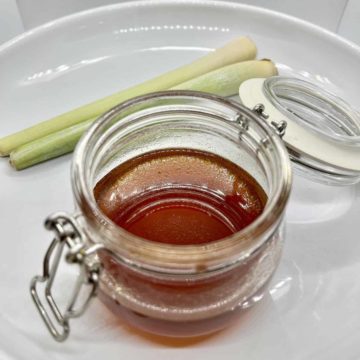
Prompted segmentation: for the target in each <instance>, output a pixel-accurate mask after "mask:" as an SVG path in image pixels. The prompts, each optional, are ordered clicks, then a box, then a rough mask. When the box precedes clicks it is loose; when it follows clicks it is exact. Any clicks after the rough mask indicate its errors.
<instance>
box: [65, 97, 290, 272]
mask: <svg viewBox="0 0 360 360" xmlns="http://www.w3.org/2000/svg"><path fill="white" fill-rule="evenodd" d="M180 98H188V99H195V100H196V99H199V100H200V99H201V100H202V101H204V100H205V101H209V102H214V103H217V104H219V105H222V106H224V107H228V108H230V109H232V110H234V111H236V112H237V113H239V114H245V115H246V116H248V117H249V118H251V120H252V121H255V122H256V124H257V126H259V127H260V128H261V129H262V131H263V132H264V133H265V134H266V138H267V140H268V141H269V142H271V144H272V145H273V147H274V149H275V152H276V154H277V156H278V162H277V164H276V166H278V167H279V171H280V173H281V175H280V178H279V180H280V181H279V182H278V183H277V184H276V185H275V189H274V192H273V195H272V196H271V198H269V199H268V201H267V203H266V205H265V208H264V211H263V212H262V213H261V214H260V215H259V216H258V217H257V218H256V219H255V220H254V221H253V222H252V223H251V224H249V225H248V226H247V227H245V228H244V229H242V230H241V231H239V232H236V233H234V234H232V235H230V236H228V237H225V238H223V239H219V240H216V241H213V242H210V243H207V244H199V245H171V244H164V243H157V242H153V241H150V240H147V239H144V238H140V237H138V236H135V235H133V234H131V233H129V232H128V231H126V230H125V229H123V228H121V227H119V226H118V225H116V224H115V223H113V222H112V221H111V220H110V219H109V218H108V217H107V216H106V215H105V214H104V213H103V212H102V211H101V209H100V208H99V207H98V205H97V203H96V201H95V197H94V194H93V188H92V186H90V185H89V182H88V171H87V170H88V169H87V168H86V167H87V160H88V159H87V156H88V155H89V154H88V150H89V146H91V143H92V142H93V141H94V140H95V139H96V138H97V137H98V136H99V133H100V132H101V129H102V128H103V126H104V124H108V125H109V124H111V122H112V121H113V120H114V119H115V118H116V117H117V116H118V115H119V114H120V113H122V112H125V111H128V110H129V109H131V108H133V107H136V106H138V105H139V104H142V103H146V102H148V101H152V100H154V99H157V100H161V99H167V100H168V99H174V100H176V99H180ZM291 182H292V172H291V165H290V159H289V156H288V153H287V150H286V148H285V146H284V144H283V142H282V140H281V138H280V137H279V136H278V135H277V134H276V133H275V131H274V130H273V129H272V128H271V126H270V125H268V124H267V123H266V122H265V121H263V120H262V119H261V118H260V117H259V116H258V115H257V114H256V113H255V112H253V111H252V110H250V109H248V108H246V107H245V106H243V105H241V104H239V103H237V102H235V101H233V100H230V99H226V98H223V97H221V96H217V95H212V94H208V93H203V92H197V91H186V90H177V91H162V92H156V93H150V94H147V95H143V96H139V97H135V98H133V99H130V100H128V101H125V102H123V103H121V104H119V105H117V106H115V107H114V108H112V109H111V110H109V111H108V112H106V113H105V114H103V115H102V116H100V117H99V118H98V119H97V120H96V121H95V123H94V124H92V125H91V126H90V128H89V129H88V130H87V131H86V133H85V134H84V135H83V137H82V138H81V139H80V141H79V143H78V145H77V147H76V149H75V153H74V157H73V162H72V186H73V192H74V195H75V199H76V202H77V205H78V207H79V208H80V210H81V212H82V213H83V214H84V215H85V216H86V220H87V222H88V224H89V225H90V227H92V228H94V227H96V228H99V226H100V229H101V230H100V231H102V232H104V234H110V233H111V234H116V235H117V237H118V238H119V239H121V248H120V247H119V246H118V247H116V246H111V250H112V252H113V253H115V254H116V255H118V258H119V259H121V260H122V261H125V262H126V263H128V264H130V265H135V266H137V267H141V268H144V269H147V270H151V271H162V272H163V271H164V268H166V271H167V272H169V273H173V272H176V273H198V272H209V271H213V270H218V269H219V268H223V267H224V266H229V265H231V264H234V263H237V262H238V261H242V260H245V259H247V258H249V257H250V256H252V255H253V254H254V253H255V252H257V250H258V249H260V248H261V247H262V246H263V245H264V243H265V242H266V239H267V238H268V237H266V239H265V237H264V236H262V235H264V234H269V235H271V234H272V233H273V232H274V231H275V230H276V229H277V226H278V225H279V223H280V222H281V220H282V217H283V216H282V215H283V213H284V209H285V206H286V204H287V201H288V198H289V194H290V189H291ZM199 263H200V264H204V266H202V267H201V269H200V268H199V266H198V264H199Z"/></svg>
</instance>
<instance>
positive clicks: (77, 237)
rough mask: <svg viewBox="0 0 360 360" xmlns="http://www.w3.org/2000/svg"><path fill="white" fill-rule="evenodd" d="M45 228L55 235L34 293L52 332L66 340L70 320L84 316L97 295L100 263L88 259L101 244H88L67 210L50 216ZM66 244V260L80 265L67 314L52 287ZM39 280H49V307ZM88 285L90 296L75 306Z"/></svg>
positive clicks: (34, 279) (57, 338)
mask: <svg viewBox="0 0 360 360" xmlns="http://www.w3.org/2000/svg"><path fill="white" fill-rule="evenodd" d="M45 228H46V229H48V230H50V231H53V232H54V234H55V237H54V239H53V241H52V242H51V244H50V246H49V248H48V250H47V252H46V254H45V257H44V261H43V274H42V275H37V276H35V277H34V278H33V279H32V280H31V284H30V292H31V296H32V298H33V300H34V303H35V305H36V307H37V309H38V311H39V313H40V315H41V317H42V319H43V321H44V322H45V325H46V327H47V328H48V330H49V332H50V333H51V335H52V336H53V337H54V339H55V340H57V341H64V340H65V339H66V338H67V337H68V335H69V332H70V326H69V320H70V319H71V318H75V317H78V316H80V315H82V314H83V313H84V311H85V310H86V309H87V307H88V305H89V303H90V301H91V299H92V298H93V297H94V296H95V295H96V292H97V288H98V282H99V272H100V264H99V263H98V262H97V261H91V262H90V261H87V260H88V259H87V256H88V255H89V254H91V253H93V252H95V251H96V250H97V249H98V246H96V245H94V246H92V247H86V244H85V239H84V236H83V234H82V232H81V230H80V228H79V226H78V224H77V221H76V219H75V218H74V217H73V216H71V215H68V214H66V213H62V212H61V213H60V212H59V213H55V214H53V215H51V216H49V217H48V218H47V219H46V221H45ZM65 245H66V246H67V248H68V252H67V253H66V255H65V259H66V262H68V263H70V264H78V265H79V267H80V273H79V275H78V278H77V281H76V284H75V287H74V290H73V293H72V295H71V298H70V302H69V305H68V306H67V307H66V310H65V311H64V313H61V311H60V310H59V307H58V305H57V304H56V302H55V300H54V297H53V294H52V287H53V283H54V279H55V275H56V272H57V269H58V267H59V263H60V260H61V258H62V256H63V250H64V247H65ZM38 283H45V290H44V292H45V299H46V302H47V305H48V306H47V307H46V308H45V306H44V303H43V302H42V301H41V300H40V297H39V294H38V290H37V284H38ZM84 287H87V288H88V293H87V296H86V297H85V299H84V300H82V301H81V302H82V304H81V305H80V306H78V307H77V308H76V309H75V305H76V303H77V301H78V299H79V295H80V293H82V292H83V291H84ZM45 304H46V303H45ZM49 310H50V311H49Z"/></svg>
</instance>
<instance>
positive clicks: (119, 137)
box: [32, 91, 291, 341]
mask: <svg viewBox="0 0 360 360" xmlns="http://www.w3.org/2000/svg"><path fill="white" fill-rule="evenodd" d="M257 110H258V109H257ZM169 148H185V149H195V150H203V151H207V152H211V153H213V154H216V155H218V156H220V157H222V158H225V159H228V160H230V161H231V162H233V163H235V164H237V165H239V166H240V167H241V168H243V169H245V170H246V171H247V172H248V173H249V174H250V175H252V176H253V177H254V178H255V179H256V180H257V181H258V183H259V184H260V185H261V186H262V188H263V189H264V191H265V192H266V194H267V196H268V201H267V203H266V206H265V209H264V211H263V213H262V214H261V215H260V216H259V217H258V218H257V219H256V220H255V221H254V222H253V223H251V224H250V225H249V226H247V227H246V228H244V229H243V230H241V231H239V232H237V233H235V234H233V235H232V236H229V237H227V238H224V239H221V240H217V241H215V242H211V243H207V244H205V245H170V244H164V243H156V242H152V241H148V240H145V239H142V238H139V237H136V236H135V235H132V234H130V233H129V232H127V231H126V230H124V229H122V228H120V227H119V226H117V225H116V224H114V223H113V222H112V221H111V220H110V219H108V218H107V217H106V216H105V215H104V214H103V213H102V211H101V210H100V209H99V207H98V205H97V203H96V201H95V198H94V194H93V189H94V187H95V185H96V183H97V182H98V181H99V180H100V179H101V178H102V177H103V176H104V175H106V174H107V173H108V172H109V171H110V170H111V169H113V168H114V167H116V166H117V165H119V164H121V163H123V162H124V161H126V160H128V159H131V158H134V157H135V156H138V155H140V154H143V153H147V152H149V151H152V150H160V149H169ZM72 185H73V193H74V197H75V203H76V209H77V210H76V216H68V215H65V214H55V215H54V216H52V217H50V218H49V219H48V221H47V223H46V224H47V228H48V229H52V230H54V231H55V234H56V237H55V240H54V242H53V243H52V245H51V246H50V248H49V250H48V253H47V255H46V257H45V260H44V274H43V276H42V277H35V278H34V280H33V282H32V295H33V298H34V301H35V303H36V304H37V306H38V308H39V310H40V314H41V315H42V317H43V320H44V321H45V322H46V324H47V326H48V328H49V330H50V331H51V333H52V334H53V336H54V337H55V338H56V339H57V340H59V341H61V340H64V339H65V338H66V337H67V335H68V333H69V320H70V318H72V317H75V316H78V315H79V314H81V313H82V312H83V311H84V310H85V308H86V306H87V304H88V302H89V299H90V297H91V296H92V295H94V294H95V293H96V291H97V290H98V297H99V298H100V299H101V300H102V301H103V302H104V303H105V304H106V305H107V306H108V307H109V308H110V309H111V310H112V311H113V312H114V313H115V314H117V315H120V316H121V317H122V318H123V319H125V320H126V321H128V322H129V323H130V324H132V325H134V326H136V327H138V328H141V329H143V330H146V331H150V332H153V333H157V334H161V335H167V336H197V335H202V334H206V333H210V332H214V331H217V330H219V329H221V328H223V327H224V326H226V325H228V324H229V323H230V322H231V321H232V320H234V318H235V317H236V315H237V314H238V313H240V312H241V311H242V310H243V309H244V308H247V307H249V306H251V304H253V303H254V302H256V301H257V300H259V299H260V298H261V296H262V294H263V292H264V289H265V288H266V285H267V284H268V282H269V280H270V279H271V276H272V274H273V273H274V271H275V269H276V267H277V265H278V263H279V259H280V255H281V250H282V244H283V235H284V234H283V230H284V229H283V228H284V221H283V220H284V212H285V208H286V204H287V201H288V198H289V193H290V188H291V166H290V160H289V157H288V154H287V151H286V148H285V146H284V144H283V142H282V140H281V138H280V137H279V136H278V134H277V133H276V131H274V129H273V127H272V126H271V125H269V124H267V123H266V122H265V121H264V120H263V118H262V116H261V115H259V112H258V111H252V110H250V109H248V108H246V107H245V106H242V105H239V104H237V103H235V102H232V101H230V100H226V99H224V98H221V97H217V96H213V95H209V94H203V93H197V92H187V91H178V92H162V93H155V94H150V95H146V96H142V97H139V98H135V99H133V100H130V101H127V102H125V103H123V104H120V105H119V106H117V107H115V108H113V109H112V110H111V111H109V112H108V113H106V114H105V115H103V116H102V117H101V118H100V119H99V120H97V121H96V123H95V124H94V125H93V126H92V127H91V128H90V129H89V131H88V132H87V133H86V134H85V135H84V136H83V138H82V139H81V141H80V143H79V144H78V146H77V148H76V151H75V154H74V158H73V165H72ZM65 244H66V245H67V247H69V248H70V249H69V251H68V252H67V260H68V261H69V262H75V263H78V264H80V268H81V270H82V271H81V274H82V277H81V278H80V280H79V282H78V287H77V288H76V291H75V295H74V297H73V298H72V301H71V304H70V306H69V307H68V308H67V310H66V311H65V312H64V313H61V312H60V311H59V310H58V308H57V306H56V301H55V299H54V298H53V297H52V294H51V287H52V282H53V279H54V276H55V275H54V273H55V272H56V268H57V264H58V261H59V258H60V257H61V253H62V250H63V248H64V246H65ZM56 248H58V249H59V250H56ZM65 248H66V246H65ZM50 262H52V263H55V266H53V267H50V266H49V263H50ZM39 281H45V282H47V291H48V293H47V300H48V303H49V305H50V311H49V310H46V309H45V307H44V304H43V303H42V302H41V300H40V297H39V295H38V292H37V290H36V284H37V282H39ZM85 283H86V284H88V285H90V287H91V291H90V296H89V298H88V299H87V300H86V301H85V302H84V304H83V306H81V307H80V308H78V309H77V310H75V309H74V307H75V305H74V304H75V303H76V302H77V294H78V292H80V289H81V288H82V286H83V284H85ZM49 294H50V295H49ZM49 299H50V300H49ZM49 313H52V315H51V316H52V319H50V315H49ZM54 318H55V320H54ZM59 328H60V330H59Z"/></svg>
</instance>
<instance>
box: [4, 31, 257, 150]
mask: <svg viewBox="0 0 360 360" xmlns="http://www.w3.org/2000/svg"><path fill="white" fill-rule="evenodd" d="M255 56H256V46H255V44H254V43H253V42H252V41H251V40H250V39H249V38H247V37H240V38H237V39H235V40H233V41H230V42H229V43H227V44H226V45H225V46H223V47H222V48H219V49H217V50H215V51H214V52H211V53H209V54H208V55H205V56H203V57H201V58H199V59H197V60H195V61H194V62H192V63H190V64H188V65H185V66H181V67H179V68H177V69H175V70H173V71H170V72H167V73H165V74H162V75H160V76H157V77H155V78H153V79H151V80H148V81H145V82H144V83H142V84H139V85H135V86H133V87H130V88H128V89H126V90H123V91H120V92H118V93H115V94H113V95H110V96H107V97H105V98H103V99H100V100H97V101H95V102H92V103H90V104H87V105H84V106H81V107H79V108H77V109H75V110H72V111H69V112H67V113H64V114H62V115H59V116H56V117H54V118H52V119H50V120H46V121H43V122H41V123H38V124H36V125H34V126H31V127H29V128H27V129H24V130H22V131H19V132H17V133H15V134H12V135H9V136H6V137H4V138H2V139H0V156H7V155H9V154H10V152H11V151H13V150H14V149H16V148H17V147H19V146H22V145H24V144H26V143H28V142H30V141H33V140H36V139H39V138H42V137H44V136H46V135H49V134H51V133H54V132H56V131H59V130H62V129H66V128H68V127H70V126H73V125H75V124H78V123H81V122H83V121H85V120H88V119H91V118H94V117H97V116H99V115H100V114H103V113H104V112H106V111H107V110H109V109H111V108H112V107H114V106H115V105H116V104H118V103H121V102H123V101H126V100H128V99H131V98H133V97H136V96H139V95H143V94H147V93H150V92H155V91H161V90H166V89H169V88H171V87H173V86H176V85H178V84H180V83H183V82H185V81H188V80H191V79H193V78H195V77H197V76H200V75H202V74H205V73H207V72H209V71H212V70H215V69H218V68H220V67H223V66H226V65H230V64H233V63H236V62H239V61H245V60H251V59H254V58H255Z"/></svg>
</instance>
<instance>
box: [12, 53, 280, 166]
mask: <svg viewBox="0 0 360 360" xmlns="http://www.w3.org/2000/svg"><path fill="white" fill-rule="evenodd" d="M276 74H277V70H276V67H275V65H274V64H273V63H272V62H271V61H269V60H260V61H256V60H254V61H246V62H241V63H237V64H233V65H228V66H225V67H223V68H221V69H218V70H214V71H212V72H210V73H208V74H205V75H202V76H199V77H197V78H195V79H193V80H190V81H187V82H186V83H183V84H180V85H178V86H176V87H173V88H171V89H172V90H180V89H182V90H196V91H206V92H210V93H213V94H217V95H222V96H230V95H234V94H237V93H238V90H239V86H240V84H241V83H242V82H243V81H245V80H247V79H250V78H255V77H269V76H273V75H276ZM93 121H94V119H91V120H87V121H85V122H82V123H80V124H77V125H74V126H71V127H69V128H67V129H63V130H60V131H58V132H55V133H53V134H50V135H47V136H45V137H43V138H40V139H37V140H34V141H32V142H30V143H27V144H25V145H23V146H21V147H19V148H17V149H16V150H14V151H12V152H11V154H10V163H11V165H12V166H13V167H15V168H16V169H17V170H21V169H25V168H27V167H29V166H32V165H35V164H38V163H40V162H43V161H46V160H49V159H52V158H55V157H58V156H60V155H63V154H66V153H68V152H71V151H72V150H73V149H74V148H75V145H76V143H77V141H78V140H79V138H80V137H81V135H82V133H83V132H84V131H85V130H86V129H87V128H88V127H89V126H90V124H91V123H92V122H93Z"/></svg>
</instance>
